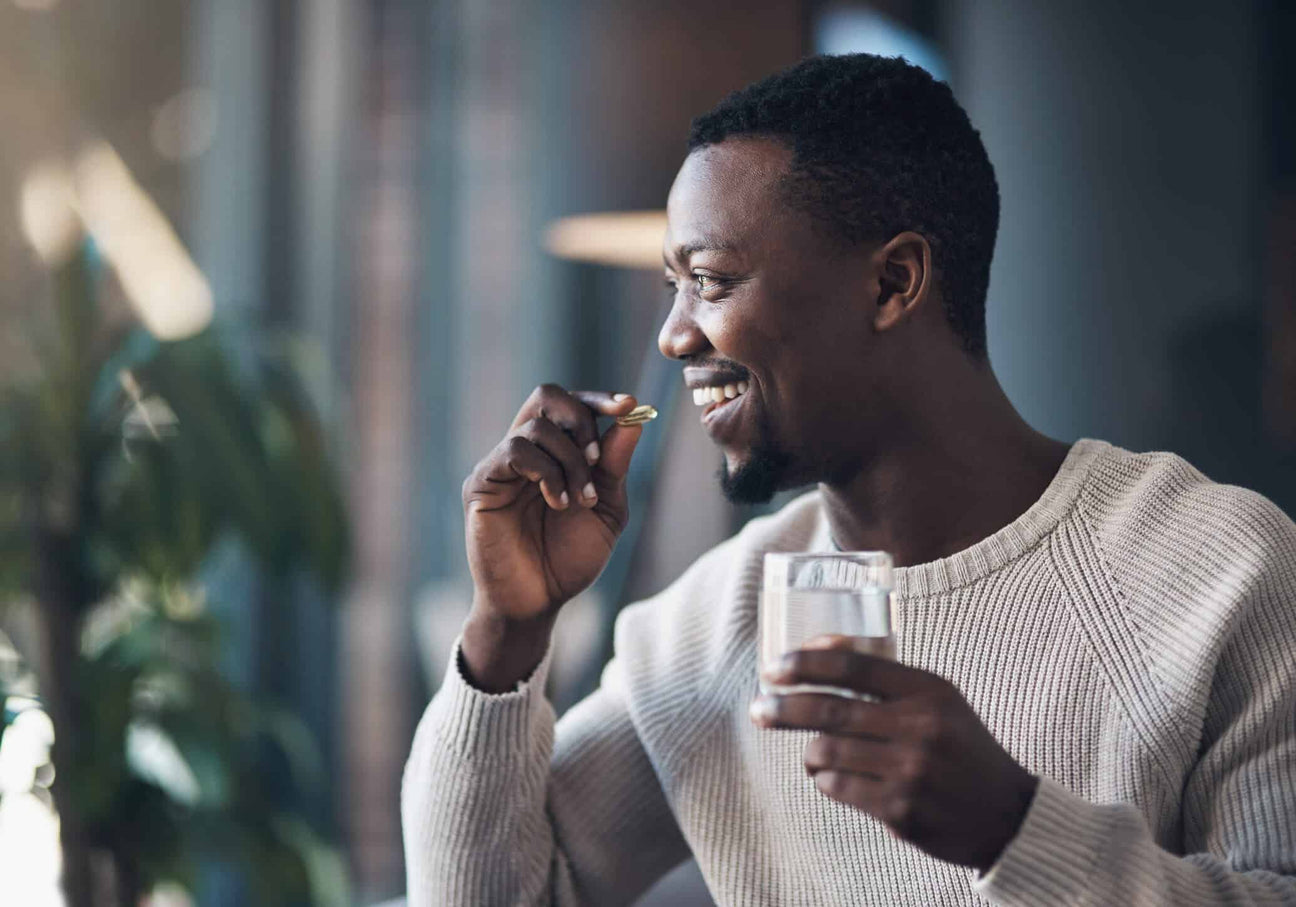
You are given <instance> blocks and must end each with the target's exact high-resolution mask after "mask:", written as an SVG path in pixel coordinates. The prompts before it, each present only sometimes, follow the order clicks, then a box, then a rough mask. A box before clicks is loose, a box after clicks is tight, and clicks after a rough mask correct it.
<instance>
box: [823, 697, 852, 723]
mask: <svg viewBox="0 0 1296 907" xmlns="http://www.w3.org/2000/svg"><path fill="white" fill-rule="evenodd" d="M820 708H821V712H820V714H821V716H822V719H823V724H824V727H828V728H832V729H834V730H837V729H840V728H844V727H845V726H846V723H847V722H848V721H849V720H850V703H849V702H847V701H846V700H845V699H842V698H840V697H838V696H827V697H824V703H823V705H822V706H821V707H820Z"/></svg>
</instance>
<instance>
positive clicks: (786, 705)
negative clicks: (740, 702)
mask: <svg viewBox="0 0 1296 907" xmlns="http://www.w3.org/2000/svg"><path fill="white" fill-rule="evenodd" d="M901 715H902V713H901V712H899V711H898V710H896V709H894V708H893V707H892V706H891V705H890V704H889V703H885V702H863V701H861V700H858V699H847V698H846V697H845V696H834V695H832V694H829V693H794V694H791V695H786V696H758V697H757V698H756V699H755V700H753V701H752V705H751V717H752V720H753V721H754V722H756V724H758V725H760V726H761V727H764V728H782V729H785V730H806V731H821V732H823V733H826V734H851V735H854V736H859V737H870V738H874V739H877V740H889V739H892V738H894V737H896V736H898V735H899V734H901V733H902V732H903V731H904V729H905V728H904V726H903V719H902V717H901Z"/></svg>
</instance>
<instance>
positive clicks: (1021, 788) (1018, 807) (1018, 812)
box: [973, 771, 1040, 874]
mask: <svg viewBox="0 0 1296 907" xmlns="http://www.w3.org/2000/svg"><path fill="white" fill-rule="evenodd" d="M1039 784H1040V779H1039V776H1038V775H1032V774H1030V773H1028V772H1025V771H1023V776H1022V779H1021V783H1020V784H1019V785H1017V788H1016V793H1015V797H1014V802H1013V803H1011V804H1010V805H1009V807H1008V809H1007V810H1006V812H1005V815H1006V816H1007V819H1006V821H1005V823H1004V830H1005V834H1003V835H1001V836H1000V837H1001V840H1000V841H999V842H998V846H997V847H996V848H995V849H994V852H993V853H990V854H987V855H986V857H985V858H984V859H983V860H980V861H978V865H976V866H974V867H973V868H974V869H976V870H977V871H978V872H980V873H982V874H984V873H987V872H989V871H990V870H991V869H992V868H993V867H994V865H995V864H996V863H998V862H999V860H1000V858H1002V857H1003V855H1004V851H1006V850H1007V849H1008V846H1009V845H1010V844H1012V842H1013V839H1014V838H1016V837H1017V834H1018V832H1020V831H1021V827H1022V825H1023V823H1025V821H1026V815H1027V814H1028V813H1029V812H1030V808H1031V804H1032V803H1034V802H1035V794H1036V792H1037V791H1038V790H1039ZM981 864H984V865H981Z"/></svg>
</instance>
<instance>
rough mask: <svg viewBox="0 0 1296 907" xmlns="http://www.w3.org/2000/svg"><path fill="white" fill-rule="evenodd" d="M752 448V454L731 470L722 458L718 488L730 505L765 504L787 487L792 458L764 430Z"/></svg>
mask: <svg viewBox="0 0 1296 907" xmlns="http://www.w3.org/2000/svg"><path fill="white" fill-rule="evenodd" d="M761 435H762V437H761V439H760V441H758V442H757V443H756V445H755V446H754V447H753V448H752V452H751V457H750V458H749V459H748V460H747V462H746V463H743V464H742V465H741V466H739V467H738V468H737V469H735V470H733V471H732V472H730V470H729V464H728V463H727V462H726V461H724V460H721V463H720V476H719V478H720V490H721V491H722V492H724V496H725V497H726V498H727V499H728V500H729V502H730V503H731V504H765V503H767V502H768V501H769V500H770V498H772V497H774V493H775V492H777V491H782V490H783V489H784V488H788V487H790V485H789V484H788V476H789V473H790V471H791V467H792V457H791V455H789V454H788V453H787V451H785V450H783V449H781V448H780V447H779V446H778V445H777V444H775V443H774V441H773V439H771V438H770V437H769V435H768V432H767V431H762V432H761Z"/></svg>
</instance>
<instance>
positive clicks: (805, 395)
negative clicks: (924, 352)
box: [658, 138, 878, 502]
mask: <svg viewBox="0 0 1296 907" xmlns="http://www.w3.org/2000/svg"><path fill="white" fill-rule="evenodd" d="M791 160H792V153H791V151H790V150H789V149H788V148H786V147H785V146H784V145H782V144H781V143H779V142H776V141H774V140H769V139H753V138H744V139H730V140H727V141H725V142H722V143H720V144H718V145H712V146H708V147H704V148H700V149H698V150H696V151H694V152H693V153H692V154H691V155H689V157H688V159H687V160H685V162H684V166H683V167H682V168H681V169H680V172H679V175H678V176H677V177H676V179H675V184H674V186H673V187H672V188H671V192H670V198H669V201H668V203H667V231H666V240H665V247H664V257H665V261H666V278H667V280H668V281H669V282H671V283H672V284H674V285H675V287H676V291H675V296H674V303H673V306H672V308H671V312H670V315H669V316H668V317H667V319H666V322H665V324H663V325H662V329H661V333H660V335H659V337H658V345H659V346H660V348H661V351H662V353H663V354H664V355H666V356H669V357H671V358H675V359H679V360H681V361H682V362H683V363H684V380H685V382H686V383H687V384H688V386H689V387H690V388H691V389H694V391H695V392H696V393H697V395H698V396H701V395H702V391H703V389H704V390H705V393H706V395H707V396H706V401H705V403H704V404H703V405H702V406H701V408H700V412H701V416H702V424H703V425H704V427H705V428H706V430H707V432H708V433H709V434H710V435H711V438H712V440H714V441H715V443H716V444H717V445H718V446H719V447H720V449H721V451H722V452H723V455H724V468H723V473H722V476H721V478H722V484H723V487H724V489H725V492H726V494H727V495H729V497H730V498H731V499H734V500H740V501H753V502H755V501H763V500H768V499H769V497H770V495H772V494H773V493H774V492H775V491H777V490H780V489H784V488H791V487H795V486H796V485H801V484H805V483H807V482H814V481H830V482H832V481H839V480H841V479H842V478H843V477H847V476H849V475H850V474H851V473H853V471H854V470H856V469H858V467H859V465H860V460H861V457H862V455H864V452H865V448H866V446H867V435H868V429H867V426H869V425H874V424H877V419H876V415H875V411H876V406H877V405H878V399H877V395H876V394H875V393H874V392H875V391H876V390H877V389H878V388H877V384H878V382H877V374H878V365H877V364H876V363H875V362H872V361H871V357H870V348H871V346H872V345H873V342H874V341H873V332H872V330H871V325H872V318H873V314H874V312H875V307H874V304H875V302H876V287H877V282H876V275H874V274H873V273H872V271H871V268H872V265H871V262H870V257H869V256H868V255H867V254H866V250H862V249H846V248H843V247H842V246H841V244H838V243H833V242H831V241H829V240H827V239H826V238H825V237H824V235H823V234H822V232H820V231H816V230H815V229H814V226H813V223H812V221H811V219H810V217H809V216H808V215H807V214H805V213H803V212H802V211H800V210H799V209H795V208H792V207H789V205H788V204H787V202H786V201H785V200H784V199H782V197H781V196H780V193H779V181H780V179H781V178H782V177H783V176H784V175H785V174H786V172H787V168H788V165H789V164H790V163H791ZM870 282H871V286H872V287H873V291H872V294H871V295H870V292H869V287H870ZM726 386H731V390H730V393H731V394H732V393H733V392H734V391H739V390H743V389H744V388H745V391H744V392H742V393H740V394H738V395H737V396H736V397H726V398H725V399H723V401H721V402H716V401H714V400H712V399H711V396H713V395H714V391H713V390H712V389H713V388H716V387H719V388H721V389H722V391H723V390H724V388H725V387H726Z"/></svg>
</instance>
